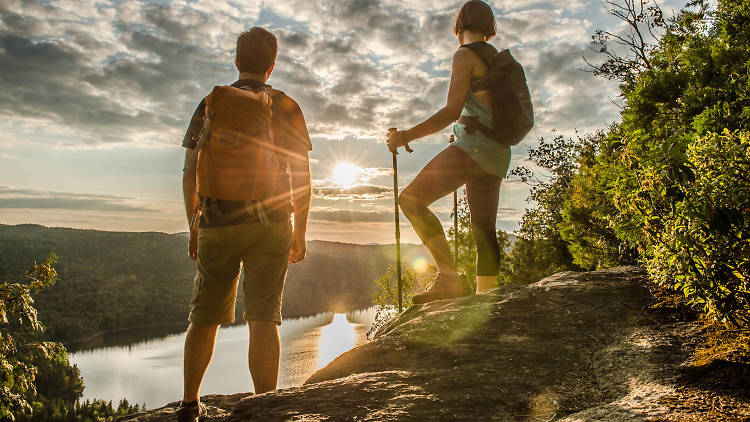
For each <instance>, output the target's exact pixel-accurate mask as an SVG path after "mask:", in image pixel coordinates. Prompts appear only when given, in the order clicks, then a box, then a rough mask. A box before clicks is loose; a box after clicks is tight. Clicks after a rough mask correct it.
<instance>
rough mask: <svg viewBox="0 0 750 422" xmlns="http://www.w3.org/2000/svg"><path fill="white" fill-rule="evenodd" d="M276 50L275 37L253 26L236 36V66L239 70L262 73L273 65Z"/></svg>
mask: <svg viewBox="0 0 750 422" xmlns="http://www.w3.org/2000/svg"><path fill="white" fill-rule="evenodd" d="M277 52H278V43H277V41H276V37H275V36H274V35H273V34H272V33H270V32H268V31H267V30H265V29H263V28H261V27H258V26H256V27H253V28H250V29H248V30H247V31H245V32H243V33H241V34H240V36H239V37H237V68H238V69H239V71H240V72H247V73H255V74H263V73H266V72H268V69H270V68H271V66H273V64H274V62H275V61H276V54H277Z"/></svg>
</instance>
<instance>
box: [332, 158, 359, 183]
mask: <svg viewBox="0 0 750 422" xmlns="http://www.w3.org/2000/svg"><path fill="white" fill-rule="evenodd" d="M361 170H362V168H360V167H359V166H355V165H354V164H352V163H347V162H346V161H342V162H340V163H337V164H336V166H335V167H334V168H333V175H332V177H333V183H335V184H336V185H338V186H341V187H345V188H348V187H352V186H354V185H355V184H357V182H358V181H359V175H360V172H361Z"/></svg>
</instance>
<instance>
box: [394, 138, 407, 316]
mask: <svg viewBox="0 0 750 422" xmlns="http://www.w3.org/2000/svg"><path fill="white" fill-rule="evenodd" d="M396 130H397V129H396V128H395V127H392V128H390V129H388V132H395V131H396ZM404 147H405V148H406V150H407V151H409V152H412V149H411V148H409V146H408V145H405V146H404ZM397 154H398V152H397V151H396V150H393V204H394V205H395V208H396V217H395V222H396V276H397V277H398V311H399V312H402V311H403V310H404V302H403V299H402V297H403V295H402V290H403V282H402V280H401V224H400V223H399V218H398V160H397V159H396V155H397Z"/></svg>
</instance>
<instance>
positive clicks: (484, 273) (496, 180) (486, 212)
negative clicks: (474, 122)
mask: <svg viewBox="0 0 750 422" xmlns="http://www.w3.org/2000/svg"><path fill="white" fill-rule="evenodd" d="M502 180H503V179H502V178H500V177H497V176H494V175H492V174H488V173H484V172H479V173H477V175H476V176H475V177H472V178H471V179H470V180H469V181H468V182H467V183H466V195H467V199H468V201H469V211H470V213H471V231H472V233H473V235H474V242H475V243H476V246H477V292H479V291H482V290H486V289H487V288H490V287H494V284H495V278H496V277H497V272H498V269H499V265H500V247H499V245H498V243H497V233H496V231H495V230H496V229H495V226H496V220H497V204H498V199H499V196H500V182H502ZM489 277H491V279H490V278H489ZM480 281H481V283H480ZM480 284H481V286H480Z"/></svg>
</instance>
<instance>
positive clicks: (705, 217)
mask: <svg viewBox="0 0 750 422" xmlns="http://www.w3.org/2000/svg"><path fill="white" fill-rule="evenodd" d="M609 4H610V5H611V6H615V3H609ZM618 4H620V6H618V7H620V8H619V9H617V10H621V11H622V10H629V9H628V7H631V9H632V5H634V4H635V3H634V2H633V1H632V0H623V1H622V2H621V3H618ZM644 4H646V6H645V9H644V7H641V9H640V10H641V11H643V10H646V11H648V10H652V11H653V13H651V14H649V13H645V14H644V13H640V12H639V13H635V14H632V13H630V14H629V13H625V14H623V15H622V17H624V20H625V21H626V22H627V23H628V25H629V27H630V28H631V30H635V29H636V28H648V29H649V30H653V33H652V35H653V36H652V37H651V38H650V39H649V38H637V37H636V38H632V37H631V38H627V37H625V38H620V39H618V41H619V42H620V43H621V46H624V47H627V48H626V52H625V53H623V54H620V55H618V54H616V53H614V54H613V53H612V51H613V50H606V58H607V60H606V61H605V62H604V63H603V64H602V65H599V66H595V73H597V74H599V75H601V76H605V77H608V78H611V79H617V80H620V81H621V82H622V84H621V85H620V89H621V96H622V98H623V100H624V106H623V109H622V112H621V116H622V121H621V123H619V124H618V125H616V126H613V127H611V128H610V129H609V130H608V131H606V132H604V133H602V134H600V135H599V136H597V137H596V142H595V143H594V146H595V149H594V150H593V151H592V154H584V155H581V156H580V157H579V159H578V167H577V169H576V175H575V176H574V177H573V178H572V179H571V183H570V185H569V190H568V192H566V195H567V198H566V200H565V201H566V202H565V207H564V209H563V213H562V222H560V223H559V224H558V228H559V229H560V233H561V236H562V238H563V239H565V240H566V241H568V242H569V243H570V251H571V253H572V255H573V257H574V260H575V262H576V263H577V264H578V265H581V266H583V267H587V268H594V267H596V268H598V267H601V266H606V265H609V264H610V263H611V262H613V261H614V260H615V258H616V260H618V261H621V260H623V258H626V260H628V259H629V257H630V256H631V253H630V251H637V252H638V256H639V259H640V261H641V262H643V263H644V264H645V266H646V268H647V269H648V271H649V273H650V275H651V278H652V279H653V280H654V281H655V282H657V283H659V284H660V285H662V286H671V287H672V288H674V289H677V290H679V291H681V292H682V293H683V294H684V295H685V297H686V298H688V299H689V301H690V303H691V304H693V305H696V306H698V307H700V308H701V309H702V310H703V311H705V312H706V313H707V314H708V315H710V316H713V317H715V318H717V319H720V320H723V321H725V322H727V323H732V324H735V325H741V324H743V323H744V322H746V321H748V320H749V319H750V292H749V287H748V277H750V264H749V261H750V212H749V211H750V194H749V193H748V189H750V188H749V187H748V186H750V183H749V182H750V179H748V176H747V175H748V174H750V155H748V154H749V153H748V151H749V150H750V142H748V132H747V127H748V123H749V122H750V88H749V87H750V4H749V3H748V2H746V1H740V0H723V1H720V2H719V3H718V9H717V10H716V11H709V9H708V4H707V3H706V2H704V1H694V2H692V3H689V4H688V6H687V7H686V9H684V10H682V11H681V12H680V13H678V14H677V15H676V16H674V17H672V18H670V19H668V20H665V19H664V18H663V16H662V15H661V12H660V11H659V12H657V11H656V10H657V9H658V6H657V5H656V3H652V2H645V3H641V6H643V5H644ZM648 4H651V6H648ZM644 25H645V26H644ZM631 34H632V32H631ZM597 40H598V41H602V39H601V38H598V39H597V38H596V37H595V40H594V41H597ZM604 41H605V42H606V41H607V40H604ZM649 41H652V43H651V44H650V45H646V44H645V43H648V42H649ZM628 52H629V53H628ZM612 234H614V237H613V236H612ZM614 238H616V239H617V241H615V240H613V239H614ZM618 241H619V242H621V244H620V245H619V246H618V248H617V252H618V254H619V257H618V256H617V255H618V254H615V249H614V246H615V245H617V242H618ZM602 245H603V246H604V247H602ZM623 246H624V248H623ZM623 251H625V252H627V253H626V254H622V252H623Z"/></svg>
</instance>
